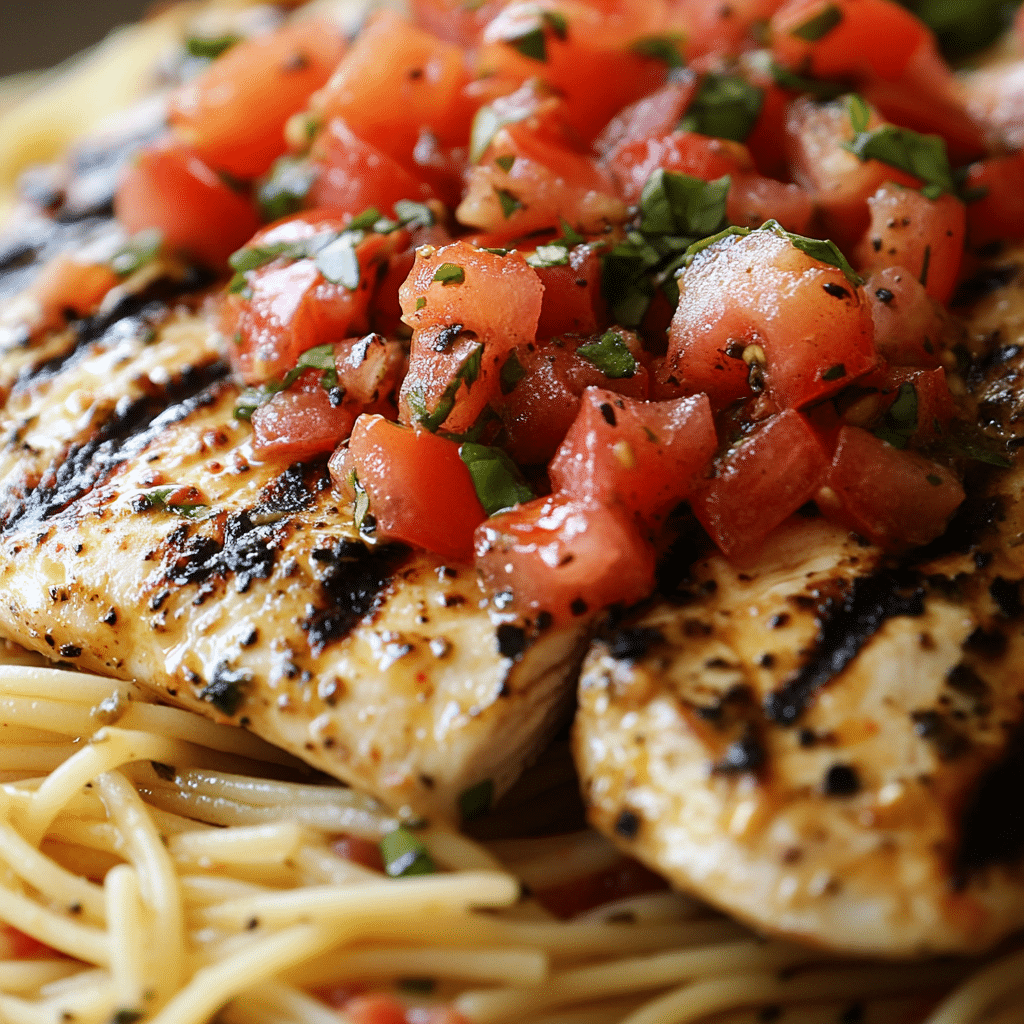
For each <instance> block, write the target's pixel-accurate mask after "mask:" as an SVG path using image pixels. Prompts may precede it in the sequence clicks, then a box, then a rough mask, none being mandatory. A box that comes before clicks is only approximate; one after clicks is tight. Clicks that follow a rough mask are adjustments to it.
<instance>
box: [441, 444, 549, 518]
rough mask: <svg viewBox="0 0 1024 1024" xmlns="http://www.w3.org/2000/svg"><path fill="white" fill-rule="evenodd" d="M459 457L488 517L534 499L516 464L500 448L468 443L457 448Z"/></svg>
mask: <svg viewBox="0 0 1024 1024" xmlns="http://www.w3.org/2000/svg"><path fill="white" fill-rule="evenodd" d="M459 457H460V458H461V459H462V461H463V462H464V463H465V464H466V468H467V469H468V470H469V475H470V476H471V477H472V478H473V487H474V488H475V489H476V495H477V497H478V498H479V499H480V504H481V505H483V507H484V511H485V512H486V513H487V514H488V515H489V516H493V515H494V514H495V513H496V512H500V511H501V510H502V509H506V508H511V507H512V506H513V505H519V504H522V503H523V502H525V501H530V500H531V499H532V498H533V497H534V494H533V491H532V490H531V489H530V487H529V486H528V485H527V483H526V481H525V480H524V479H523V477H522V475H521V474H520V472H519V469H518V467H517V466H516V464H515V463H514V462H513V461H512V459H511V458H509V456H508V455H507V454H506V453H505V452H504V451H502V450H501V449H500V448H491V447H489V446H488V445H484V444H474V443H471V442H469V443H466V444H463V445H461V446H460V447H459Z"/></svg>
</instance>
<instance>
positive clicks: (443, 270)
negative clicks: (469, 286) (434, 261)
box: [430, 263, 466, 285]
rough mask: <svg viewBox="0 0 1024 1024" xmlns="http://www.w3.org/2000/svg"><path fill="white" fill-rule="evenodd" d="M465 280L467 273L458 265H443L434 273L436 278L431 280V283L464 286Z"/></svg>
mask: <svg viewBox="0 0 1024 1024" xmlns="http://www.w3.org/2000/svg"><path fill="white" fill-rule="evenodd" d="M465 280H466V272H465V270H463V269H462V267H460V266H459V265H458V263H442V264H441V266H439V267H438V268H437V270H435V271H434V276H433V277H432V278H431V279H430V281H431V283H433V282H434V281H440V282H441V284H442V285H449V284H462V282H463V281H465Z"/></svg>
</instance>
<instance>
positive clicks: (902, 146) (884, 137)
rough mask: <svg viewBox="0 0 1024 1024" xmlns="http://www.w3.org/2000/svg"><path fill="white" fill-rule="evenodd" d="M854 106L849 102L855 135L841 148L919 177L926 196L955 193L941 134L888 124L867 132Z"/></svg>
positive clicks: (865, 125) (862, 158)
mask: <svg viewBox="0 0 1024 1024" xmlns="http://www.w3.org/2000/svg"><path fill="white" fill-rule="evenodd" d="M857 99H859V97H857ZM861 103H863V100H861ZM855 109H856V105H855V104H854V103H853V102H852V101H851V105H850V123H851V125H852V126H853V130H854V132H855V134H854V137H853V139H852V141H850V142H845V143H843V148H844V149H847V150H849V151H850V152H851V153H853V154H854V155H855V156H856V157H858V158H859V159H860V160H879V161H880V162H881V163H883V164H888V165H889V166H890V167H895V168H897V170H901V171H905V172H906V173H907V174H910V175H912V176H913V177H915V178H918V179H920V181H921V182H923V183H924V186H925V188H926V189H927V193H926V194H927V195H928V197H929V198H930V199H937V198H938V197H939V196H940V195H942V194H943V193H946V192H948V193H950V194H954V195H955V194H956V182H955V181H954V180H953V172H952V170H951V169H950V166H949V157H948V156H947V154H946V143H945V141H944V140H943V139H942V137H941V136H939V135H921V134H919V133H918V132H913V131H910V129H909V128H897V127H896V126H895V125H891V124H887V125H882V126H881V127H879V128H876V129H875V130H874V131H870V132H869V131H867V130H866V129H867V122H866V120H865V119H864V118H863V117H862V116H860V115H857V116H856V117H855V116H854V110H855Z"/></svg>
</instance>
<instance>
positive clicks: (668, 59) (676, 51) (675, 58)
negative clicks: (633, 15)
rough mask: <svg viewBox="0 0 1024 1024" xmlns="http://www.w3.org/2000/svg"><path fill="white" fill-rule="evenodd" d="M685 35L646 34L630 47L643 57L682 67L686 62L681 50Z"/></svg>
mask: <svg viewBox="0 0 1024 1024" xmlns="http://www.w3.org/2000/svg"><path fill="white" fill-rule="evenodd" d="M682 44H683V37H682V36H679V35H665V36H645V37H644V38H643V39H638V40H637V41H636V42H635V43H633V45H632V46H631V47H630V49H631V50H632V51H633V52H634V53H636V54H639V55H640V56H641V57H650V58H651V59H652V60H660V61H661V62H662V64H665V65H667V66H668V67H670V68H681V67H682V66H683V65H684V64H685V63H686V62H685V61H684V60H683V56H682V53H681V52H680V50H681V47H682Z"/></svg>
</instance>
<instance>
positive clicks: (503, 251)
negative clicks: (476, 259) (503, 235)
mask: <svg viewBox="0 0 1024 1024" xmlns="http://www.w3.org/2000/svg"><path fill="white" fill-rule="evenodd" d="M480 251H481V252H489V253H490V254H491V255H492V256H507V255H508V254H509V250H508V249H488V248H487V247H486V246H484V248H483V249H481V250H480Z"/></svg>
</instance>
